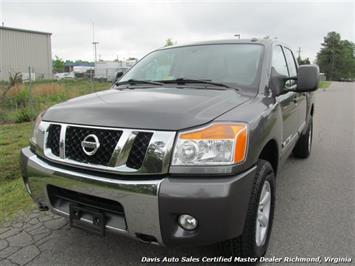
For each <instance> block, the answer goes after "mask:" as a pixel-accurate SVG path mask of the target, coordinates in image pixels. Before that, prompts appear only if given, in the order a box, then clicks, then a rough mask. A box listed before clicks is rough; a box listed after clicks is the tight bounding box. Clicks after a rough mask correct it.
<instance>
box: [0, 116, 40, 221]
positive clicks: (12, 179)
mask: <svg viewBox="0 0 355 266" xmlns="http://www.w3.org/2000/svg"><path fill="white" fill-rule="evenodd" d="M31 131H32V123H22V124H12V125H0V169H1V171H0V223H2V222H3V221H5V220H7V219H11V218H12V217H13V216H14V215H15V214H16V213H17V212H19V211H26V210H30V209H31V207H33V206H34V205H33V203H32V201H31V199H30V197H29V196H28V195H27V192H26V191H25V188H24V185H23V183H22V178H21V172H20V166H19V159H20V150H21V148H23V147H26V146H28V139H29V137H30V135H31Z"/></svg>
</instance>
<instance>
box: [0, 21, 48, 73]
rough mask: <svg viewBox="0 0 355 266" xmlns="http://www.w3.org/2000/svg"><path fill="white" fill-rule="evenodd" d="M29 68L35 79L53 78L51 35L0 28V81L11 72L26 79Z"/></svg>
mask: <svg viewBox="0 0 355 266" xmlns="http://www.w3.org/2000/svg"><path fill="white" fill-rule="evenodd" d="M29 66H31V67H32V71H31V72H32V73H34V75H33V76H34V78H35V79H49V78H52V48H51V33H48V32H40V31H32V30H24V29H17V28H9V27H0V80H8V79H9V72H11V73H16V72H20V73H23V77H25V76H26V75H28V74H27V73H28V67H29Z"/></svg>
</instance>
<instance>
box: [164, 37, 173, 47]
mask: <svg viewBox="0 0 355 266" xmlns="http://www.w3.org/2000/svg"><path fill="white" fill-rule="evenodd" d="M172 45H174V42H173V40H172V39H171V38H168V39H166V41H165V44H164V47H168V46H172Z"/></svg>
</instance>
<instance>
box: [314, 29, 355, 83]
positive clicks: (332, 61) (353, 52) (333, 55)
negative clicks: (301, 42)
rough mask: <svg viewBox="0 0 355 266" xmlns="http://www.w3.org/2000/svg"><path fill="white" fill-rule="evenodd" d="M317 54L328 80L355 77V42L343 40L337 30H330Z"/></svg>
mask: <svg viewBox="0 0 355 266" xmlns="http://www.w3.org/2000/svg"><path fill="white" fill-rule="evenodd" d="M321 45H322V47H321V49H320V51H319V52H318V54H317V64H318V65H319V68H320V71H321V72H322V73H324V74H325V76H326V78H327V80H354V79H355V44H354V43H353V42H351V41H348V40H342V39H341V36H340V34H339V33H337V32H334V31H332V32H329V33H328V34H327V36H325V37H324V42H323V43H322V44H321Z"/></svg>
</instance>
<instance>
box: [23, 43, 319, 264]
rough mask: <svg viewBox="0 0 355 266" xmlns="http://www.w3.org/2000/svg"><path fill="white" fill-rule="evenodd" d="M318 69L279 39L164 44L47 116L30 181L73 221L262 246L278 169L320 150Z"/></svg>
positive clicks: (168, 241)
mask: <svg viewBox="0 0 355 266" xmlns="http://www.w3.org/2000/svg"><path fill="white" fill-rule="evenodd" d="M318 77H319V70H318V68H317V67H316V66H313V65H302V66H298V64H297V62H296V60H295V57H294V55H293V53H292V51H291V50H290V49H289V48H288V47H287V46H286V45H284V44H282V43H278V42H275V41H273V40H269V39H260V40H259V39H250V40H221V41H210V42H201V43H195V44H189V45H180V46H173V47H168V48H162V49H158V50H156V51H153V52H151V53H149V54H148V55H147V56H145V57H144V58H143V59H141V60H140V61H139V62H138V63H137V64H136V65H134V66H133V67H132V68H131V69H130V70H129V71H128V72H127V73H126V74H125V75H122V73H118V74H117V80H116V81H115V83H114V84H113V85H112V88H111V89H108V90H106V91H102V92H98V93H93V94H90V95H86V96H82V97H78V98H74V99H71V100H68V101H66V102H63V103H60V104H57V105H55V106H53V107H51V108H49V109H48V110H46V111H45V112H43V113H42V114H40V115H39V116H38V118H37V120H36V123H35V126H34V130H33V136H32V138H31V140H30V146H29V147H27V148H24V149H23V150H22V152H21V168H22V175H23V180H24V184H25V187H26V189H27V191H28V193H29V194H30V195H31V197H32V198H33V200H34V201H35V202H36V203H37V204H38V206H39V208H40V209H41V210H48V209H49V210H51V211H52V212H54V213H56V214H58V215H62V216H66V217H68V219H69V222H70V225H71V226H73V227H79V228H82V229H85V230H88V231H91V232H93V233H97V234H100V235H104V234H105V233H106V232H108V231H110V232H116V233H119V234H122V235H126V236H129V237H132V238H134V239H138V240H141V241H144V242H147V243H155V244H159V245H163V246H189V245H191V246H193V245H207V244H213V243H218V244H221V246H222V247H223V250H224V251H225V254H226V255H227V254H229V255H235V256H242V257H254V258H258V257H260V256H263V255H264V254H265V252H266V249H267V246H268V241H269V238H270V233H271V227H272V221H273V214H274V206H275V176H276V174H277V172H278V169H279V168H280V165H282V163H283V162H284V161H285V160H286V159H287V158H288V157H289V155H290V154H291V153H293V155H294V156H295V157H298V158H306V157H308V156H309V154H310V152H311V144H312V120H313V114H314V108H315V107H314V101H313V93H312V92H313V91H315V90H316V89H317V88H318V83H319V81H318V79H319V78H318ZM300 171H301V169H300Z"/></svg>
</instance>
